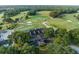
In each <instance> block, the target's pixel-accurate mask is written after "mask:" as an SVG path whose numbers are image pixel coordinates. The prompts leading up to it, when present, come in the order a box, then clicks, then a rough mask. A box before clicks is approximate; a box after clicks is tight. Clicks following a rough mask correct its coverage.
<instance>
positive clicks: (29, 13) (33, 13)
mask: <svg viewBox="0 0 79 59" xmlns="http://www.w3.org/2000/svg"><path fill="white" fill-rule="evenodd" d="M28 15H36V10H30V11H29V12H28Z"/></svg>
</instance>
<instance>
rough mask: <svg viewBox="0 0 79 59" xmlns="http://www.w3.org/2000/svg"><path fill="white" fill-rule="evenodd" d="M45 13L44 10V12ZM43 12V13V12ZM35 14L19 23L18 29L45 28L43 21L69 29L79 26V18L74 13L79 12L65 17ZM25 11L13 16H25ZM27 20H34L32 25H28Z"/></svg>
mask: <svg viewBox="0 0 79 59" xmlns="http://www.w3.org/2000/svg"><path fill="white" fill-rule="evenodd" d="M43 13H44V12H43ZM43 13H41V14H43ZM41 14H40V15H34V16H30V18H29V19H27V20H23V21H22V22H20V23H18V26H17V27H16V28H15V30H16V31H23V30H29V29H33V28H45V27H46V26H45V25H43V22H47V23H48V25H49V26H53V25H55V26H57V27H59V28H65V29H67V30H71V29H75V28H79V20H77V19H76V18H75V17H74V16H73V15H77V14H79V13H74V14H65V16H64V17H63V18H51V17H49V16H44V15H41ZM24 15H25V12H21V13H20V14H18V15H16V16H14V17H12V18H13V19H15V18H20V17H24ZM27 22H32V25H28V24H27Z"/></svg>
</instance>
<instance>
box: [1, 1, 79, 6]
mask: <svg viewBox="0 0 79 59" xmlns="http://www.w3.org/2000/svg"><path fill="white" fill-rule="evenodd" d="M0 5H79V0H0Z"/></svg>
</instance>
